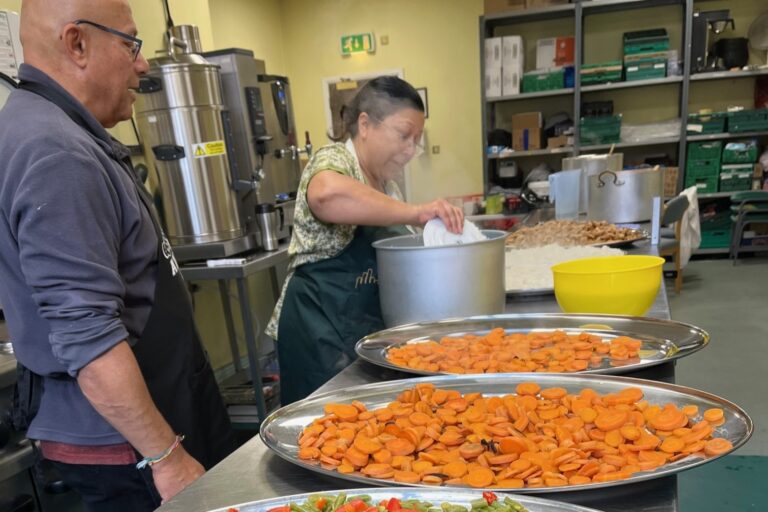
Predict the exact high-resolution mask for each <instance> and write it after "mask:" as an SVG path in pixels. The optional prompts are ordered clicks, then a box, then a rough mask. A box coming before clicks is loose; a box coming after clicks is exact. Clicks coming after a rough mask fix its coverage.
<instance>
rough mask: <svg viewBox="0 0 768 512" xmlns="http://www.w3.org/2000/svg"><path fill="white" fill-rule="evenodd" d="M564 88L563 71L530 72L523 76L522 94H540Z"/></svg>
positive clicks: (561, 69) (562, 69)
mask: <svg viewBox="0 0 768 512" xmlns="http://www.w3.org/2000/svg"><path fill="white" fill-rule="evenodd" d="M563 87H565V69H564V68H559V69H545V70H538V71H531V72H529V73H525V74H524V75H523V92H541V91H552V90H555V89H562V88H563Z"/></svg>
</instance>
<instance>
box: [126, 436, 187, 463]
mask: <svg viewBox="0 0 768 512" xmlns="http://www.w3.org/2000/svg"><path fill="white" fill-rule="evenodd" d="M183 440H184V434H178V435H176V440H175V441H174V442H173V444H172V445H171V446H169V447H168V449H167V450H165V451H164V452H163V453H161V454H160V455H157V456H155V457H144V458H143V459H141V460H140V461H139V463H138V464H136V469H144V468H145V467H147V466H150V467H151V466H154V465H155V464H157V463H158V462H160V461H161V460H165V459H167V458H168V457H169V456H170V455H171V454H172V453H173V450H175V449H176V448H178V447H179V446H180V445H181V442H182V441H183Z"/></svg>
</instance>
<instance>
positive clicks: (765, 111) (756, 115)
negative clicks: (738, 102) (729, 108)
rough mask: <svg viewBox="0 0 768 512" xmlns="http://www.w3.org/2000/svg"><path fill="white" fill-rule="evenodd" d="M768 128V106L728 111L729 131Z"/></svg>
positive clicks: (738, 131) (749, 130) (750, 130)
mask: <svg viewBox="0 0 768 512" xmlns="http://www.w3.org/2000/svg"><path fill="white" fill-rule="evenodd" d="M760 130H768V108H761V109H757V110H741V111H739V112H728V131H729V132H731V133H740V132H752V131H760Z"/></svg>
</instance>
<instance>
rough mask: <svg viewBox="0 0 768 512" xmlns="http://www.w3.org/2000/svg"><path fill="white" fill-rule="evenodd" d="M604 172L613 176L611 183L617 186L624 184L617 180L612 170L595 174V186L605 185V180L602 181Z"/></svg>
mask: <svg viewBox="0 0 768 512" xmlns="http://www.w3.org/2000/svg"><path fill="white" fill-rule="evenodd" d="M606 174H610V175H612V176H613V184H614V185H616V186H617V187H620V186H622V185H623V184H624V182H623V181H621V180H619V177H618V176H617V175H616V173H615V172H613V171H603V172H601V173H600V174H599V175H598V176H597V188H603V187H604V186H605V182H604V181H603V176H604V175H606Z"/></svg>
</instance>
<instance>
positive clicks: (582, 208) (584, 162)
mask: <svg viewBox="0 0 768 512" xmlns="http://www.w3.org/2000/svg"><path fill="white" fill-rule="evenodd" d="M623 168H624V154H623V153H610V154H607V155H580V156H574V157H568V158H563V162H562V167H561V169H562V170H564V171H566V170H570V169H581V171H582V172H581V186H580V187H579V213H587V206H588V204H589V177H590V176H594V175H596V174H600V173H601V172H603V171H614V172H615V171H620V170H622V169H623Z"/></svg>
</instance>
